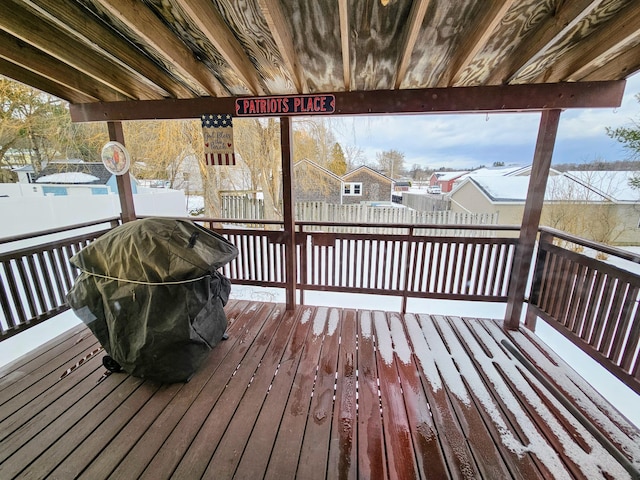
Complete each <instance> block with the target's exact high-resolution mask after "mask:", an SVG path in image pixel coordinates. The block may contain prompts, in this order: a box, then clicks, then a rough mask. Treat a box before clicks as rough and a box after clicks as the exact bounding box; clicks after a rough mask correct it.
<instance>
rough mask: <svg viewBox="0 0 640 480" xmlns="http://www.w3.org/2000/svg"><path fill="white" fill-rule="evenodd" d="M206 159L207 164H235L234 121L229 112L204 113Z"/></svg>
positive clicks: (203, 127)
mask: <svg viewBox="0 0 640 480" xmlns="http://www.w3.org/2000/svg"><path fill="white" fill-rule="evenodd" d="M202 136H203V137H204V160H205V163H206V164H207V165H235V164H236V155H235V153H234V152H233V121H232V118H231V115H229V114H211V113H209V114H205V115H202Z"/></svg>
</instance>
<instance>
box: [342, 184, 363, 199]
mask: <svg viewBox="0 0 640 480" xmlns="http://www.w3.org/2000/svg"><path fill="white" fill-rule="evenodd" d="M343 192H344V195H353V196H355V195H358V196H359V195H362V183H353V182H352V183H345V184H344V190H343Z"/></svg>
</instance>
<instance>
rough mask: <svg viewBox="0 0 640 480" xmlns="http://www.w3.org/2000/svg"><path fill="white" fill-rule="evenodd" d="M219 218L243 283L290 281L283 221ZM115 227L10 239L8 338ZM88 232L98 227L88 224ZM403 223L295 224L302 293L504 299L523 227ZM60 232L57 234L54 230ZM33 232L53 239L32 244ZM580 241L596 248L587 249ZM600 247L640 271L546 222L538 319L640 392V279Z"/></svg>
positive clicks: (53, 309) (5, 269)
mask: <svg viewBox="0 0 640 480" xmlns="http://www.w3.org/2000/svg"><path fill="white" fill-rule="evenodd" d="M112 222H113V223H112ZM216 222H220V220H215V219H206V220H205V221H203V223H204V224H205V225H207V226H209V228H212V225H215V228H214V229H215V230H216V231H217V232H219V233H221V234H222V235H224V236H226V237H227V238H228V239H229V240H230V241H232V242H233V243H234V244H235V245H236V246H237V247H238V249H239V252H240V253H239V255H238V258H236V259H235V260H234V261H232V262H231V263H229V264H228V265H226V266H225V267H224V268H223V273H224V274H225V275H226V276H227V277H229V278H230V279H231V281H232V282H233V283H234V284H239V285H256V286H265V287H278V288H285V287H287V285H288V282H289V281H290V280H291V279H288V278H287V274H286V269H285V263H286V262H285V250H286V245H287V234H286V232H284V231H283V230H282V223H281V222H276V221H274V222H269V221H264V220H263V221H260V225H261V226H262V228H256V224H255V220H252V221H250V222H244V223H246V224H248V227H249V228H247V225H244V228H237V227H236V228H230V227H229V226H228V225H227V226H225V227H224V228H222V227H221V226H220V225H221V224H220V223H216ZM225 222H226V223H227V224H228V223H229V221H228V220H225ZM242 222H243V221H242V220H239V221H236V222H235V223H242ZM116 223H117V219H107V220H103V221H100V222H93V223H90V224H83V225H78V226H74V227H67V228H65V229H62V233H60V231H56V232H53V231H45V232H37V233H36V234H31V235H24V236H19V237H11V238H5V239H2V240H0V248H2V249H3V250H7V249H11V248H14V249H13V250H11V251H9V252H6V253H0V307H1V308H2V312H1V316H0V324H1V327H2V329H1V331H0V341H1V340H2V339H5V338H8V337H9V336H11V335H14V334H15V333H18V332H19V331H21V330H24V329H25V328H28V327H30V326H33V325H35V324H37V323H40V322H42V321H44V320H46V319H47V318H50V317H52V316H54V315H56V314H58V313H60V312H62V311H64V310H66V309H67V308H68V306H67V304H66V300H65V295H66V293H67V292H68V290H69V288H70V287H71V285H72V282H73V279H74V278H75V276H76V275H77V272H76V271H75V269H73V268H72V267H71V266H70V265H69V263H68V259H69V258H70V257H71V256H72V255H73V254H74V253H76V252H77V251H78V250H79V249H80V248H82V247H83V246H84V245H87V244H88V243H89V242H91V241H92V240H94V239H95V238H97V237H98V236H99V235H101V234H103V233H104V232H106V231H108V230H109V229H110V228H111V227H112V225H115V224H116ZM100 225H102V227H106V228H100ZM87 227H92V231H90V232H87V231H82V230H80V231H78V229H79V228H83V229H85V230H86V229H87ZM393 227H394V233H393V234H382V233H379V232H378V231H377V229H379V228H380V226H379V225H377V224H359V225H352V224H349V225H347V224H339V223H297V224H296V230H297V231H296V233H295V237H296V255H297V257H296V258H297V275H296V278H295V282H296V284H295V288H296V289H297V291H298V292H299V294H300V298H301V299H302V300H304V296H303V295H304V291H309V290H322V291H334V292H352V293H366V294H376V295H392V296H397V297H401V298H402V309H405V308H406V302H407V299H408V298H412V297H413V298H434V299H450V300H479V301H490V302H504V301H506V299H507V289H508V285H509V280H510V277H511V267H512V261H513V258H514V254H515V249H516V244H517V238H516V237H515V235H514V232H515V231H517V228H516V227H510V226H497V225H465V226H462V225H394V226H393ZM358 229H359V230H361V233H356V232H355V231H354V230H358ZM447 232H449V233H447ZM54 233H55V234H57V235H58V236H56V237H51V235H53V234H54ZM62 234H64V238H60V235H62ZM34 237H41V238H42V239H43V240H44V243H42V242H38V243H39V244H38V245H33V243H34V241H33V239H34ZM25 242H31V243H28V244H26V245H25ZM560 242H564V243H567V242H569V243H570V244H571V245H573V246H574V249H571V248H566V247H563V246H561V245H559V244H558V243H560ZM576 246H577V247H578V248H579V249H586V251H588V252H591V254H592V255H587V254H586V253H578V252H577V251H575V247H576ZM598 252H599V254H600V255H609V256H610V258H615V259H620V261H624V262H627V263H629V264H631V265H633V266H636V265H637V264H638V263H640V257H639V256H637V255H633V254H630V253H627V252H624V251H621V250H619V249H615V248H609V247H605V246H603V245H600V244H596V243H593V242H588V241H585V240H581V239H578V238H576V237H572V236H570V235H567V234H564V233H562V232H558V231H555V230H550V229H542V230H541V238H540V243H539V249H538V253H537V262H536V265H535V269H534V272H533V283H532V289H531V294H530V305H529V311H528V313H529V317H528V318H533V317H534V316H540V317H542V318H543V319H545V320H546V321H548V322H549V323H551V325H553V326H554V327H555V328H556V329H558V330H559V331H560V332H561V333H562V334H563V335H565V336H566V337H567V338H569V339H570V340H571V341H572V342H574V343H575V344H576V345H578V346H579V347H580V348H582V349H583V350H584V351H585V352H587V353H588V354H589V355H591V356H592V357H593V358H594V359H596V360H597V361H598V362H599V363H601V364H602V365H604V366H605V367H606V368H607V369H609V370H610V371H611V372H612V373H614V374H615V375H616V376H617V377H619V378H621V379H622V380H623V381H624V382H625V383H626V384H627V385H629V386H630V387H631V388H633V389H634V390H636V391H638V392H640V380H639V379H640V341H639V339H640V309H638V301H639V300H640V296H639V295H640V293H639V292H640V276H639V275H638V274H637V273H634V272H633V271H630V270H629V269H628V268H627V269H625V268H623V267H620V266H616V265H613V264H612V263H611V262H610V261H609V262H607V261H602V260H598V259H596V258H594V257H595V253H598Z"/></svg>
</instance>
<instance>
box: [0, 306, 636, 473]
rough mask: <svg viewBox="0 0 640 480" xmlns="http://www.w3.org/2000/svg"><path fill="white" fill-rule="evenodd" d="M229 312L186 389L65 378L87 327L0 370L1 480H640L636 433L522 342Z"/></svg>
mask: <svg viewBox="0 0 640 480" xmlns="http://www.w3.org/2000/svg"><path fill="white" fill-rule="evenodd" d="M226 312H227V316H228V317H229V320H230V327H229V334H230V338H229V340H228V341H226V342H221V343H220V344H219V345H218V346H217V347H216V348H215V349H214V350H213V351H212V352H211V354H210V355H209V357H208V359H207V361H206V362H205V364H204V365H203V366H202V367H201V369H200V370H199V371H198V373H197V374H196V375H195V376H194V377H193V378H192V379H191V381H190V382H188V383H185V384H173V385H162V384H158V383H154V382H150V381H143V380H141V379H138V378H134V377H130V376H128V375H126V374H112V375H110V376H109V377H107V378H106V379H105V380H104V381H101V382H98V380H99V379H100V378H101V377H102V375H103V373H104V368H103V367H102V364H101V357H102V356H103V355H104V353H100V354H99V355H96V356H94V357H92V358H90V359H89V360H87V361H86V362H84V363H83V364H82V365H81V366H80V367H79V368H77V369H75V370H74V371H73V372H72V373H71V374H70V375H68V376H67V377H65V378H63V379H62V380H60V375H61V374H62V373H63V372H64V371H65V370H66V369H67V368H69V367H71V366H72V365H74V364H75V363H76V362H77V361H78V360H79V359H80V358H83V357H84V356H85V355H87V354H89V353H91V352H93V351H95V349H96V347H97V346H98V344H97V342H96V340H95V338H94V337H93V336H92V335H91V333H90V332H89V331H88V330H87V329H86V328H84V327H82V326H81V327H77V328H75V329H73V330H71V331H69V332H68V333H67V334H65V335H63V336H61V337H59V338H57V339H55V340H54V341H52V342H50V343H49V344H47V345H45V346H43V347H40V348H38V349H37V350H35V351H34V352H32V353H31V354H29V355H28V356H26V357H23V358H22V359H20V360H18V361H17V362H14V363H13V364H12V365H9V366H7V367H5V368H4V369H2V370H0V478H2V479H9V478H61V479H67V478H85V479H99V478H112V479H118V478H122V479H125V478H126V479H130V478H148V479H161V478H216V479H224V478H247V479H253V478H272V479H283V478H303V479H309V478H330V479H334V478H336V479H337V478H389V479H396V478H434V479H442V478H487V479H495V478H524V479H528V478H585V479H594V478H629V477H630V474H629V471H633V469H636V470H637V469H638V468H639V467H640V432H639V431H638V429H636V428H635V427H634V426H632V425H631V424H630V423H629V422H627V421H626V420H625V419H624V418H623V417H622V416H621V415H619V414H618V413H617V412H616V411H615V410H614V409H613V408H612V407H611V406H610V405H608V404H607V402H606V401H605V400H604V399H603V398H602V397H601V396H600V395H599V394H598V393H596V392H595V391H594V390H593V389H592V388H591V387H590V386H589V385H588V384H586V382H584V380H582V379H581V378H580V377H579V376H578V375H577V374H575V372H574V371H573V370H571V369H570V368H569V367H568V366H567V365H566V364H564V363H563V362H562V360H560V359H559V358H558V357H557V356H556V355H555V354H553V352H549V351H548V350H547V349H546V347H545V346H544V345H543V344H542V343H541V342H539V341H538V340H537V338H536V337H535V335H533V334H531V333H530V332H528V331H524V330H523V331H520V332H509V333H505V332H504V331H503V330H502V328H501V327H500V322H498V321H493V320H478V319H468V318H457V317H444V316H435V315H433V316H432V315H426V314H419V315H414V314H407V315H400V314H397V313H388V312H378V311H372V312H369V311H356V310H342V309H336V308H327V307H312V306H299V307H297V309H296V310H295V312H286V311H285V309H284V306H283V305H280V304H272V303H259V302H248V301H231V302H230V303H229V305H227V307H226ZM507 347H509V348H507ZM510 349H516V351H517V352H520V354H521V355H522V356H524V357H525V358H526V359H528V362H531V363H532V364H533V365H535V366H536V367H537V368H539V369H540V371H541V372H542V373H543V374H544V376H545V377H546V378H547V379H549V380H551V381H552V382H553V383H554V385H555V387H554V388H555V389H557V391H559V392H560V394H561V395H563V396H565V397H566V398H568V399H569V400H570V403H571V404H572V405H574V406H575V407H576V408H577V409H578V410H579V414H576V415H574V414H572V413H570V412H569V411H568V410H567V409H566V408H565V407H564V406H563V404H562V403H561V402H560V401H559V400H558V399H557V398H556V397H555V396H554V395H552V394H551V393H550V392H549V391H548V390H547V389H546V387H545V385H544V384H543V382H541V381H540V380H539V379H538V378H536V376H535V375H534V374H533V373H531V372H530V371H529V369H528V368H527V366H526V364H525V363H526V362H523V361H522V359H518V358H517V357H516V356H514V354H513V353H512V350H510ZM580 415H582V416H585V417H587V418H588V419H589V421H590V422H591V424H592V425H593V426H594V427H595V429H594V430H591V432H593V431H596V432H597V436H602V437H603V438H604V439H605V441H604V443H605V444H607V443H608V444H609V445H610V446H611V445H613V447H614V448H615V452H617V453H615V452H614V454H612V453H610V451H608V450H607V449H605V447H603V445H602V443H603V442H601V441H598V440H597V438H596V437H594V435H593V433H590V431H589V430H588V429H587V428H585V426H584V425H583V424H581V423H580V422H579V421H578V419H577V416H580ZM614 455H617V457H616V458H614Z"/></svg>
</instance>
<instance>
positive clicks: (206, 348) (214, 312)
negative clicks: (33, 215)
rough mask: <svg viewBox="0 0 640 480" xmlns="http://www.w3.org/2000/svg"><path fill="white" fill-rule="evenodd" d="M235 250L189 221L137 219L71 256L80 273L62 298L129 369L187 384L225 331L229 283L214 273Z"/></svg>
mask: <svg viewBox="0 0 640 480" xmlns="http://www.w3.org/2000/svg"><path fill="white" fill-rule="evenodd" d="M237 255H238V250H237V248H236V247H235V246H234V245H233V244H231V243H230V242H229V241H227V240H226V239H225V238H224V237H222V236H220V235H218V234H217V233H215V232H212V231H210V230H207V229H205V228H203V227H201V226H199V225H197V224H195V223H193V222H190V221H187V220H173V219H163V218H147V219H143V220H136V221H134V222H129V223H126V224H124V225H121V226H119V227H117V228H115V229H113V230H112V231H110V232H108V233H106V234H105V235H103V236H101V237H100V238H98V239H97V240H96V241H94V242H93V243H91V244H90V245H88V246H87V247H86V248H84V249H83V250H81V251H80V252H78V253H77V254H76V255H74V256H73V257H72V258H71V263H72V264H73V265H74V266H76V267H77V268H79V269H80V270H81V272H82V273H81V274H80V276H79V277H78V278H77V280H76V282H75V284H74V286H73V288H72V289H71V291H70V292H69V293H68V295H67V300H68V301H69V305H70V306H71V308H72V309H73V310H74V312H75V314H76V315H77V316H78V317H79V318H80V319H81V320H82V321H83V322H84V323H85V324H87V326H88V327H89V328H90V329H91V331H92V332H93V333H94V335H95V336H96V337H97V339H98V341H99V342H100V343H101V344H102V346H103V347H104V349H105V350H106V352H107V353H108V354H109V355H110V356H111V358H112V359H113V361H115V362H116V363H117V364H119V365H120V366H121V367H122V369H124V370H125V371H126V372H128V373H130V374H131V375H134V376H138V377H143V378H149V379H152V380H157V381H161V382H167V383H170V382H180V381H187V380H188V379H189V378H190V377H191V376H192V375H193V374H194V373H195V371H196V370H197V369H198V367H199V366H200V364H201V363H202V362H203V361H204V359H205V358H206V357H207V355H208V353H209V352H210V351H211V349H212V348H213V347H214V346H215V345H216V344H217V343H218V342H219V341H220V340H221V339H222V338H223V335H224V333H225V330H226V328H227V318H226V315H225V313H224V310H223V307H224V305H225V304H226V303H227V300H228V298H229V293H230V291H231V284H230V282H229V280H228V279H227V278H226V277H224V276H223V275H221V274H220V273H219V272H218V271H217V270H218V268H220V267H222V266H223V265H225V264H227V263H228V262H230V261H232V260H233V259H234V258H235V257H236V256H237ZM105 358H106V357H105ZM116 366H117V365H116Z"/></svg>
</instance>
